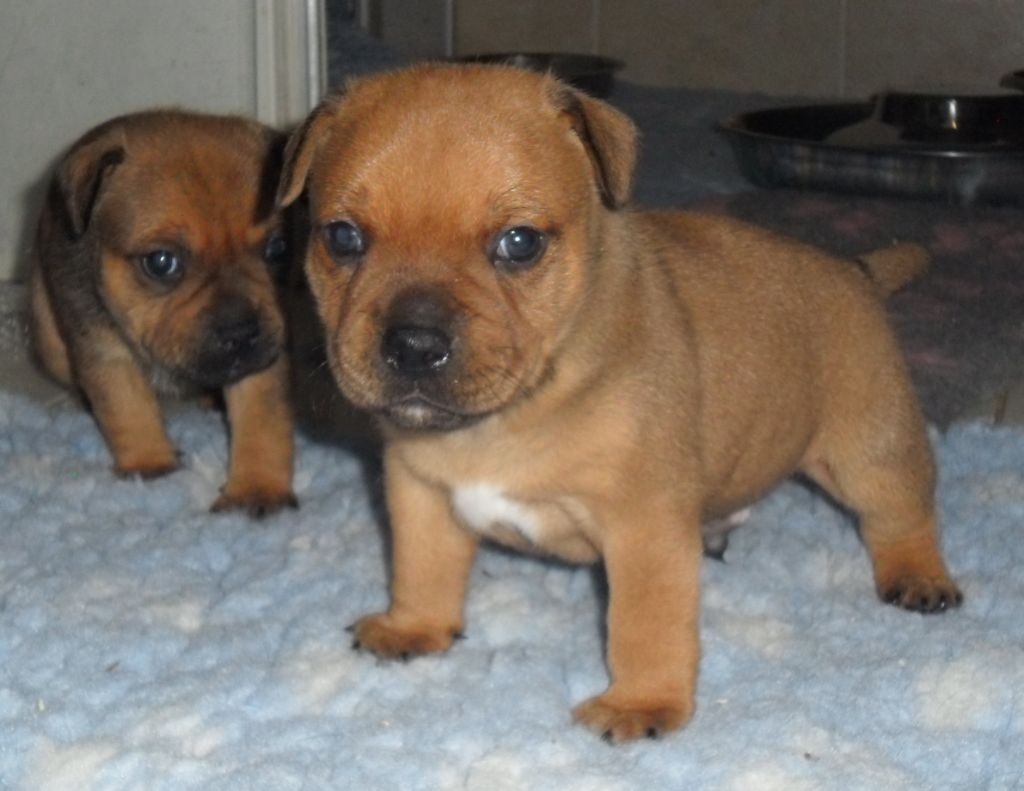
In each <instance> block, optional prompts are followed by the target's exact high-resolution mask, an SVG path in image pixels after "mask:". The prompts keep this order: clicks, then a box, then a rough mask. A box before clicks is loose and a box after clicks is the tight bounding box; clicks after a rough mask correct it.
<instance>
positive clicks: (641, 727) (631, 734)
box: [572, 693, 693, 744]
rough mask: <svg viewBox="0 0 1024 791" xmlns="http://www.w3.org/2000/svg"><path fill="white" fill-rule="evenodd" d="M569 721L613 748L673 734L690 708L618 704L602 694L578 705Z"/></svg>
mask: <svg viewBox="0 0 1024 791" xmlns="http://www.w3.org/2000/svg"><path fill="white" fill-rule="evenodd" d="M572 716H573V719H574V720H576V722H579V723H582V724H583V725H586V726H587V727H588V728H590V729H591V730H592V731H596V732H597V733H600V734H601V738H603V739H604V740H605V741H609V742H612V743H613V744H620V743H621V742H630V741H634V740H636V739H642V738H647V739H657V738H658V737H659V736H661V734H663V733H667V732H669V731H674V730H677V729H678V728H681V727H682V726H683V725H685V724H686V723H687V722H688V721H689V719H690V717H691V716H693V705H692V704H689V705H686V704H682V703H666V702H665V701H650V702H643V701H621V700H616V699H615V696H614V695H613V694H612V693H605V694H604V695H599V696H598V697H596V698H591V699H590V700H588V701H585V702H583V703H581V704H580V705H579V706H577V707H576V708H575V709H573V712H572Z"/></svg>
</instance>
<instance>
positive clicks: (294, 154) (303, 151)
mask: <svg viewBox="0 0 1024 791" xmlns="http://www.w3.org/2000/svg"><path fill="white" fill-rule="evenodd" d="M337 103H338V97H337V96H332V97H329V98H327V99H324V101H322V102H321V103H320V104H319V105H317V106H316V108H314V109H313V112H311V113H310V114H309V116H308V117H307V118H306V120H305V121H303V122H302V124H301V125H300V126H299V127H298V128H297V129H296V130H295V131H294V132H292V134H291V136H290V137H289V138H288V144H287V145H286V146H285V149H284V163H283V165H282V167H281V180H280V181H279V182H278V185H277V201H276V202H277V206H278V208H284V207H285V206H289V205H291V204H292V203H294V202H295V200H296V198H298V197H299V195H301V194H302V190H303V189H305V187H306V178H307V177H308V176H309V167H310V165H311V164H312V163H313V157H314V155H315V154H316V152H317V149H318V148H319V147H320V144H321V143H322V142H323V141H324V140H325V139H326V137H327V135H328V132H329V124H330V121H331V119H332V118H333V117H334V110H335V106H336V105H337Z"/></svg>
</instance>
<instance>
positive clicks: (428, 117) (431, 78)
mask: <svg viewBox="0 0 1024 791" xmlns="http://www.w3.org/2000/svg"><path fill="white" fill-rule="evenodd" d="M634 155H635V132H634V128H633V125H632V123H631V122H630V121H629V120H628V119H627V118H626V117H625V116H623V115H622V114H620V113H618V112H617V111H615V110H613V109H612V108H611V107H609V106H608V105H605V104H603V103H601V102H598V101H596V100H594V99H591V98H589V97H587V96H584V95H582V94H579V93H577V92H575V91H573V90H572V89H570V88H568V87H567V86H565V85H563V84H562V83H560V82H558V81H556V80H554V79H553V78H551V77H549V76H545V75H539V74H532V73H529V72H525V71H520V70H517V69H512V68H505V67H487V66H425V67H419V68H414V69H410V70H407V71H401V72H395V73H392V74H387V75H383V76H379V77H374V78H369V79H366V80H363V81H359V82H356V83H354V84H352V85H351V86H350V87H349V88H348V90H347V91H346V92H345V93H344V95H341V96H337V97H332V98H329V99H328V100H327V101H325V102H324V103H323V104H322V105H321V106H320V107H319V108H318V109H317V110H315V111H314V113H313V114H312V115H311V116H310V117H309V118H308V119H307V121H306V123H305V124H304V125H303V127H301V128H300V129H299V130H298V131H297V132H296V133H295V134H294V135H293V137H292V139H291V140H290V142H289V145H288V150H287V153H286V162H285V166H284V173H283V177H282V182H281V187H280V189H279V192H278V200H279V203H280V204H282V205H287V204H289V203H290V202H292V201H294V200H295V199H296V198H297V197H298V196H299V194H300V193H302V191H303V189H306V190H307V192H308V196H309V201H310V213H311V220H312V225H311V229H312V231H311V234H312V235H311V238H310V244H309V248H308V249H309V252H308V256H307V259H306V272H307V275H308V278H309V282H310V286H311V288H312V290H313V293H314V296H315V298H316V301H317V305H318V309H319V312H320V314H321V318H322V320H323V324H324V326H325V328H326V332H327V347H328V356H329V359H330V363H331V366H332V369H333V371H334V374H335V377H336V378H337V380H338V382H339V384H340V386H341V388H342V390H343V391H344V392H345V394H346V395H347V396H348V397H349V398H350V399H352V400H353V401H354V402H355V403H356V404H358V405H361V406H363V407H366V408H369V409H371V410H374V411H376V412H378V413H379V414H381V415H383V416H384V417H385V419H386V420H388V421H390V422H391V423H393V424H395V425H398V426H400V427H405V428H414V429H419V428H433V429H450V428H456V427H459V426H461V425H464V424H466V423H468V422H471V421H473V420H476V419H479V418H481V417H483V416H486V415H489V414H492V413H495V412H497V411H500V410H502V409H505V408H507V407H509V406H510V405H512V404H514V403H515V402H516V401H517V400H518V399H520V398H522V397H523V396H525V395H527V394H529V393H530V392H531V391H533V390H534V389H535V388H537V387H538V386H539V385H540V384H541V383H542V382H543V381H545V380H546V379H547V378H548V377H550V376H551V374H552V373H553V371H554V370H555V369H556V368H557V365H558V362H557V361H558V356H559V355H558V353H559V350H560V349H561V347H562V346H563V342H564V340H565V338H566V337H567V336H568V335H570V334H571V332H572V327H573V324H574V322H575V321H576V318H577V316H578V314H579V311H580V310H581V309H582V307H583V305H584V303H585V301H586V298H587V291H588V288H589V287H590V285H591V283H592V281H593V275H594V273H593V272H592V271H591V270H592V269H593V267H594V266H596V265H597V262H598V261H599V259H600V255H599V252H598V248H599V246H600V244H601V227H602V222H603V219H604V217H605V216H606V214H607V212H608V211H610V210H613V209H615V208H618V207H620V206H621V205H622V204H623V203H624V202H625V201H626V200H627V197H628V192H629V186H630V179H631V176H632V169H633V161H634Z"/></svg>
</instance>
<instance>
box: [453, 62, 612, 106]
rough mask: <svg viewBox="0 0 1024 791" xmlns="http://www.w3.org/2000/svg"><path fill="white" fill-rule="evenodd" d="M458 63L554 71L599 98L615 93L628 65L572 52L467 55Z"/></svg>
mask: <svg viewBox="0 0 1024 791" xmlns="http://www.w3.org/2000/svg"><path fill="white" fill-rule="evenodd" d="M456 60H458V61H461V62H463V63H504V64H507V65H509V66H518V67H519V68H522V69H530V70H532V71H541V72H547V71H550V72H551V73H552V74H554V75H555V76H556V77H558V78H559V79H562V80H565V81H566V82H568V83H570V84H571V85H574V86H575V87H577V88H579V89H580V90H583V91H586V92H587V93H589V94H590V95H591V96H597V97H604V96H607V95H608V94H609V93H611V90H612V86H613V85H614V82H615V72H617V71H618V70H619V69H621V68H622V67H623V66H624V65H625V64H624V63H623V62H622V61H620V60H616V59H615V58H606V57H604V56H602V55H576V54H573V53H569V52H496V53H487V54H481V55H463V56H461V57H459V58H456Z"/></svg>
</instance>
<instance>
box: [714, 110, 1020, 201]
mask: <svg viewBox="0 0 1024 791" xmlns="http://www.w3.org/2000/svg"><path fill="white" fill-rule="evenodd" d="M718 128H719V130H720V131H721V132H723V133H724V134H725V135H726V137H727V138H728V140H729V142H730V144H731V145H732V148H733V151H734V153H735V154H736V157H737V161H738V164H739V166H740V170H741V171H742V172H743V174H744V175H745V176H746V177H747V178H748V179H749V180H751V181H752V182H754V183H755V184H759V185H761V186H769V187H776V186H782V187H797V188H805V189H821V190H832V191H839V192H853V193H860V194H872V195H895V196H903V197H915V198H931V199H937V200H943V201H945V202H947V203H953V204H960V205H969V204H975V203H986V204H1009V205H1024V95H1018V94H1005V95H1003V94H998V95H992V96H960V95H956V96H952V95H942V94H913V93H905V92H888V93H882V94H879V95H878V96H876V97H875V98H874V99H873V100H872V101H868V102H860V103H846V104H828V105H810V106H803V107H783V108H777V109H770V110H759V111H756V112H751V113H743V114H741V115H737V116H734V117H732V118H729V119H727V120H725V121H723V122H722V123H721V124H719V127H718Z"/></svg>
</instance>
